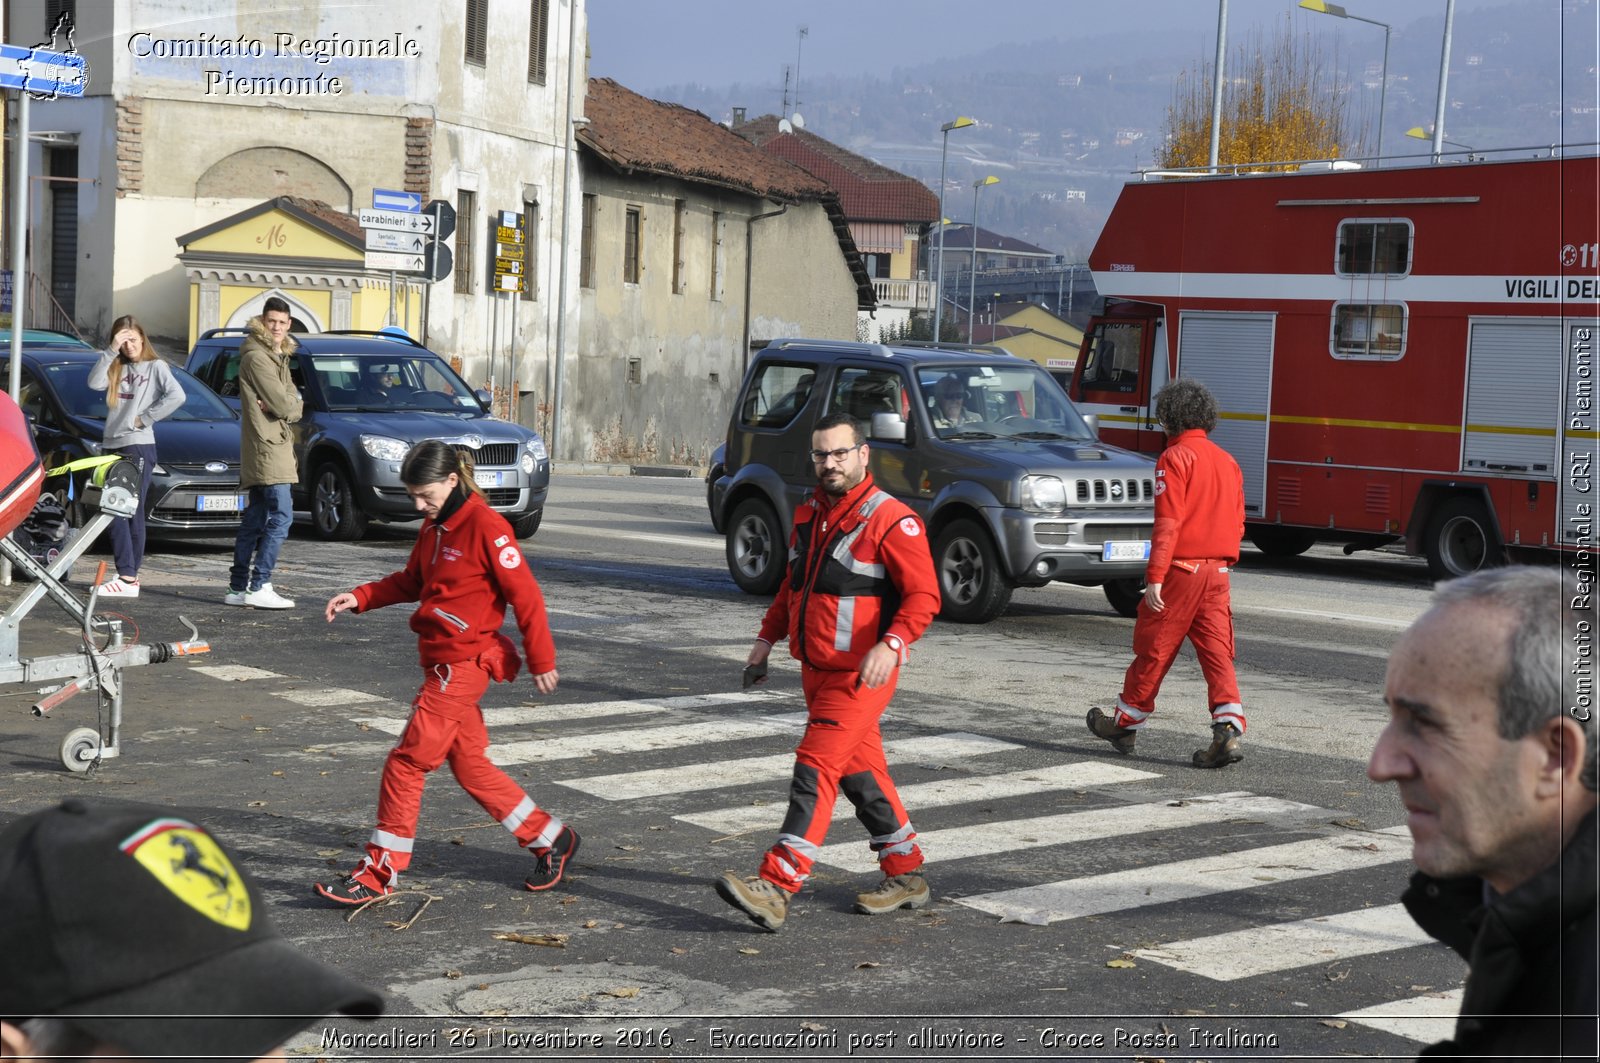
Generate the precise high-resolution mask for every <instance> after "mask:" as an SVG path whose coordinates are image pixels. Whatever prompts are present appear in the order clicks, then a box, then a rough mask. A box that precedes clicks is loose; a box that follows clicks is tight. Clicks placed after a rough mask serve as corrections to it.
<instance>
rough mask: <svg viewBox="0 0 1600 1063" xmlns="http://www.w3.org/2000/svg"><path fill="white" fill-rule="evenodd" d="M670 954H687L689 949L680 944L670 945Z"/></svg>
mask: <svg viewBox="0 0 1600 1063" xmlns="http://www.w3.org/2000/svg"><path fill="white" fill-rule="evenodd" d="M672 954H673V955H674V956H687V955H689V950H688V949H686V948H683V947H682V946H679V945H674V946H672Z"/></svg>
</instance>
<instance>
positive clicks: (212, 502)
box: [194, 495, 245, 513]
mask: <svg viewBox="0 0 1600 1063" xmlns="http://www.w3.org/2000/svg"><path fill="white" fill-rule="evenodd" d="M244 507H245V496H244V495H201V496H200V497H199V498H197V499H196V500H195V504H194V509H195V512H196V513H238V512H239V511H241V510H242V509H244Z"/></svg>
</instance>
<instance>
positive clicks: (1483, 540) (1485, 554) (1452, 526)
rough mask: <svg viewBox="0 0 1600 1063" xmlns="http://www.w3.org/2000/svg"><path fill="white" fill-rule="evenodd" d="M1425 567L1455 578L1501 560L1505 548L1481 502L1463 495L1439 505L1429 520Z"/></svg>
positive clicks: (1440, 576) (1436, 574)
mask: <svg viewBox="0 0 1600 1063" xmlns="http://www.w3.org/2000/svg"><path fill="white" fill-rule="evenodd" d="M1426 546H1427V555H1428V571H1429V572H1430V573H1432V575H1433V578H1434V579H1436V580H1440V579H1455V578H1456V577H1457V576H1465V575H1466V574H1467V573H1469V572H1476V571H1478V569H1480V568H1485V567H1488V566H1490V565H1498V564H1502V563H1503V562H1504V560H1505V559H1504V553H1505V551H1504V548H1503V547H1502V546H1501V545H1500V541H1499V539H1498V537H1497V536H1496V535H1495V531H1494V524H1493V523H1492V522H1491V521H1490V520H1489V514H1488V513H1487V512H1485V511H1484V508H1483V504H1482V503H1481V502H1479V501H1478V500H1477V499H1475V498H1469V497H1467V496H1465V495H1462V496H1458V497H1456V498H1452V499H1450V500H1449V501H1448V502H1446V503H1445V504H1444V505H1442V506H1440V507H1439V508H1438V510H1436V511H1435V512H1434V514H1433V520H1431V521H1429V522H1428V535H1427V543H1426Z"/></svg>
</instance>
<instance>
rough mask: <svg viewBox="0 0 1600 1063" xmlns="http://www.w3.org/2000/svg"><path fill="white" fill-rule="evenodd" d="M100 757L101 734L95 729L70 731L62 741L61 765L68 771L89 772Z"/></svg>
mask: <svg viewBox="0 0 1600 1063" xmlns="http://www.w3.org/2000/svg"><path fill="white" fill-rule="evenodd" d="M99 756H100V732H99V731H96V730H95V729H94V728H93V727H79V728H76V729H74V730H71V731H68V732H67V737H65V738H63V739H62V740H61V763H62V765H64V766H65V767H66V769H67V770H68V771H79V772H82V771H88V770H89V765H91V764H93V763H94V762H95V760H96V759H98V758H99Z"/></svg>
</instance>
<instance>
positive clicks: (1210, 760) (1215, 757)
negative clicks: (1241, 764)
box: [1194, 723, 1244, 768]
mask: <svg viewBox="0 0 1600 1063" xmlns="http://www.w3.org/2000/svg"><path fill="white" fill-rule="evenodd" d="M1243 759H1244V754H1243V753H1241V752H1239V732H1238V730H1237V729H1236V728H1235V727H1234V726H1233V724H1231V723H1214V724H1212V725H1211V745H1210V746H1208V747H1207V748H1205V749H1197V750H1195V751H1194V766H1195V767H1197V768H1220V767H1222V766H1223V765H1225V764H1233V763H1235V762H1236V761H1240V760H1243Z"/></svg>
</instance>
